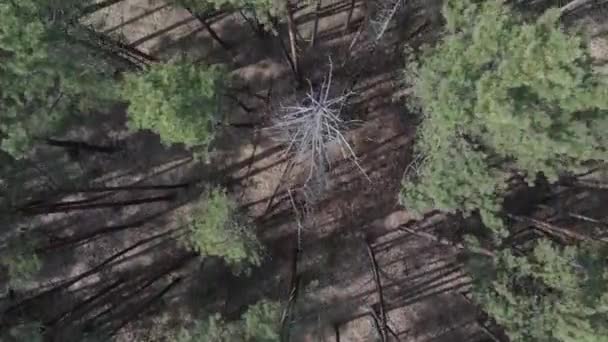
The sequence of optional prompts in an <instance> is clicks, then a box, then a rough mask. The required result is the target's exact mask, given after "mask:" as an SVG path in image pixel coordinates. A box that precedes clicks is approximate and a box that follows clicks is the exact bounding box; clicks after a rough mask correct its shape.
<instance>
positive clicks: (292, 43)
mask: <svg viewBox="0 0 608 342" xmlns="http://www.w3.org/2000/svg"><path fill="white" fill-rule="evenodd" d="M285 11H286V13H287V30H288V31H289V47H290V50H291V60H292V62H293V68H294V73H295V76H296V82H298V85H299V84H301V83H302V78H301V75H300V63H299V59H298V46H297V41H296V37H297V32H296V31H297V28H296V23H295V20H294V18H293V10H292V8H291V2H290V0H285Z"/></svg>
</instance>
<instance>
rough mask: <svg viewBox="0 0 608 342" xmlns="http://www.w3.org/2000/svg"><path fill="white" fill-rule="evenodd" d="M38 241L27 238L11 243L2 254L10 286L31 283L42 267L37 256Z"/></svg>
mask: <svg viewBox="0 0 608 342" xmlns="http://www.w3.org/2000/svg"><path fill="white" fill-rule="evenodd" d="M36 242H37V240H35V239H32V238H29V237H27V236H21V237H19V238H16V239H13V240H11V241H9V243H8V245H7V247H6V248H4V249H3V253H2V259H1V260H2V261H1V262H2V264H3V265H5V266H6V267H7V268H8V275H9V280H10V284H11V285H12V286H16V287H19V286H21V285H23V284H24V283H25V282H27V281H29V280H30V279H31V278H32V277H33V276H34V275H35V274H36V273H37V272H38V271H39V270H40V267H41V266H42V264H41V261H40V259H39V258H38V255H37V254H36V251H35V249H36V247H37V243H36Z"/></svg>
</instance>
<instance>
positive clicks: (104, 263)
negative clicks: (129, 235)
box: [4, 228, 183, 317]
mask: <svg viewBox="0 0 608 342" xmlns="http://www.w3.org/2000/svg"><path fill="white" fill-rule="evenodd" d="M181 229H183V228H175V229H171V230H168V231H166V232H163V233H159V234H156V235H153V236H151V237H149V238H146V239H142V240H139V241H138V242H136V243H134V244H132V245H131V246H129V247H127V248H125V249H123V250H122V251H120V252H118V253H115V254H113V255H112V256H110V257H109V258H107V259H105V260H104V261H102V262H101V263H99V264H97V266H94V267H93V268H91V269H89V270H88V271H85V272H83V273H81V274H79V275H77V276H75V277H73V278H72V279H70V280H67V281H65V282H63V283H61V284H59V285H57V286H55V287H53V288H51V289H48V290H45V291H42V292H40V293H38V294H36V295H34V296H32V297H30V298H26V299H24V300H22V301H21V302H19V303H17V304H15V305H12V306H11V307H9V308H7V309H6V310H5V311H4V314H6V316H5V317H16V315H9V314H10V313H13V312H14V311H15V310H17V309H18V308H20V307H22V306H23V305H25V304H28V303H31V302H32V301H34V300H36V299H37V298H41V297H42V296H44V295H47V294H51V293H54V292H58V291H61V290H62V289H67V288H69V287H70V286H72V285H74V284H76V283H77V282H79V281H81V280H82V279H85V278H87V277H89V276H91V275H93V274H95V273H97V272H99V271H101V270H102V269H104V268H105V267H106V266H107V265H109V264H110V263H112V262H113V261H116V260H118V259H119V258H121V257H122V256H124V255H126V254H127V253H129V252H131V251H133V250H135V249H137V248H139V247H141V246H143V245H146V244H148V243H150V242H152V241H154V240H157V239H160V238H162V237H166V236H169V235H171V234H173V233H175V232H177V231H179V230H181Z"/></svg>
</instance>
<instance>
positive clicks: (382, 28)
mask: <svg viewBox="0 0 608 342" xmlns="http://www.w3.org/2000/svg"><path fill="white" fill-rule="evenodd" d="M403 2H404V0H379V1H376V9H375V14H374V15H373V16H371V17H370V20H369V24H370V28H371V29H372V32H373V37H374V40H375V41H376V42H378V41H379V40H380V39H381V38H382V36H384V33H386V30H387V29H388V26H389V24H390V23H391V21H392V20H393V17H394V16H395V14H396V13H397V11H398V10H399V8H400V7H401V5H402V4H403Z"/></svg>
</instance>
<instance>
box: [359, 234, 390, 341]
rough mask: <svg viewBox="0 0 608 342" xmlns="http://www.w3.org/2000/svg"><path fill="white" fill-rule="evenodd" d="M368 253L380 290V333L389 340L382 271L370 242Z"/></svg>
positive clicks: (377, 288) (377, 286)
mask: <svg viewBox="0 0 608 342" xmlns="http://www.w3.org/2000/svg"><path fill="white" fill-rule="evenodd" d="M365 245H366V247H367V254H368V256H369V260H370V263H371V266H372V272H373V275H374V282H375V283H376V292H378V306H379V307H380V322H379V323H380V327H379V328H380V329H379V330H380V335H381V337H382V342H386V341H387V338H388V336H387V331H386V330H387V329H386V327H387V321H386V310H385V308H384V294H383V292H382V282H381V280H380V273H379V271H378V263H377V262H376V256H375V254H374V250H373V249H372V246H371V245H370V244H369V242H366V244H365Z"/></svg>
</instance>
